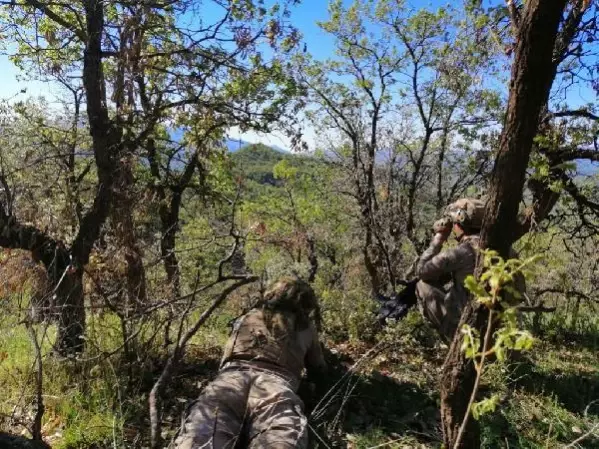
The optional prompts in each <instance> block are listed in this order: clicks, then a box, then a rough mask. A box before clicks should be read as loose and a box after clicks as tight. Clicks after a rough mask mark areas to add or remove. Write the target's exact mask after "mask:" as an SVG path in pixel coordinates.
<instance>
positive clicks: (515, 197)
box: [441, 0, 588, 447]
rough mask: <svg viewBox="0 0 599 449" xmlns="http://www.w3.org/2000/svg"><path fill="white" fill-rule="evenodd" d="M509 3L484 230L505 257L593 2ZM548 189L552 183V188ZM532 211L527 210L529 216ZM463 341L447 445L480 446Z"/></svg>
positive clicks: (453, 358)
mask: <svg viewBox="0 0 599 449" xmlns="http://www.w3.org/2000/svg"><path fill="white" fill-rule="evenodd" d="M508 6H509V13H510V16H511V21H512V27H513V29H514V30H515V39H516V43H515V50H514V61H513V63H512V71H511V81H510V91H509V101H508V105H507V111H506V116H505V122H504V126H503V130H502V134H501V139H500V143H499V148H498V151H497V155H496V158H495V165H494V169H493V175H492V179H491V183H490V189H489V198H488V203H487V212H486V214H485V220H484V224H483V229H482V233H481V247H482V248H491V249H494V250H497V251H498V252H499V254H500V255H501V256H502V257H508V256H509V249H510V246H511V244H512V243H513V242H514V241H515V240H516V239H517V238H518V237H519V236H520V235H519V231H518V230H519V221H518V209H519V204H520V201H521V199H522V192H523V188H524V183H525V176H526V170H527V168H528V164H529V160H530V155H531V152H532V150H533V144H534V139H535V135H536V134H537V132H538V129H539V123H540V120H541V118H542V112H543V110H544V108H546V107H547V104H548V101H549V96H550V92H551V88H552V84H553V81H554V79H555V77H556V75H557V73H558V66H559V65H560V63H563V62H564V61H565V60H566V59H567V56H568V52H569V48H570V44H571V43H572V42H573V39H574V37H575V36H576V35H577V33H579V32H581V30H582V32H584V28H580V27H579V25H580V24H581V19H582V17H583V15H584V13H585V11H586V8H587V6H588V3H586V2H582V1H580V2H574V3H573V4H571V5H570V6H568V4H567V2H566V1H565V0H555V1H528V2H526V3H524V4H523V5H522V6H521V7H517V6H515V5H514V4H513V3H511V2H510V3H508ZM565 13H567V14H565ZM564 14H565V16H564ZM547 191H548V189H545V193H547ZM539 192H540V190H537V191H536V193H539ZM548 196H551V195H550V194H548ZM552 201H553V200H551V201H547V200H545V201H543V200H541V198H537V200H536V202H535V203H534V206H533V209H535V208H536V212H540V211H543V212H546V211H547V209H550V208H551V207H552V205H553V204H555V203H554V202H553V204H551V203H552ZM532 214H533V213H532V212H531V213H530V214H529V215H532ZM526 217H527V215H526V214H525V215H524V216H523V219H524V220H525V219H526ZM529 218H530V217H529ZM538 218H539V217H537V219H538ZM478 271H479V272H480V267H479V268H478ZM486 318H487V314H486V313H485V312H484V311H483V310H482V307H480V306H478V305H476V304H474V303H473V302H471V303H470V304H468V306H467V307H466V308H465V310H464V313H463V315H462V318H461V323H460V324H469V325H470V326H472V327H475V328H476V329H478V330H482V329H483V328H485V327H486V324H487V323H486ZM461 344H462V336H461V335H460V333H456V336H455V338H454V340H453V342H452V344H451V348H450V351H449V354H448V356H447V359H446V361H445V364H444V367H443V379H444V381H443V384H442V388H441V400H442V404H441V413H442V420H443V433H444V440H445V444H446V445H447V447H479V444H480V442H479V435H478V426H477V425H476V424H475V422H474V421H473V420H472V419H469V416H468V414H469V413H470V410H468V408H467V401H468V397H469V392H470V391H472V387H473V385H474V378H475V373H474V369H473V365H472V362H471V361H469V360H467V359H466V358H465V357H464V354H463V353H462V351H461ZM465 423H466V424H468V425H467V426H466V425H464V424H465Z"/></svg>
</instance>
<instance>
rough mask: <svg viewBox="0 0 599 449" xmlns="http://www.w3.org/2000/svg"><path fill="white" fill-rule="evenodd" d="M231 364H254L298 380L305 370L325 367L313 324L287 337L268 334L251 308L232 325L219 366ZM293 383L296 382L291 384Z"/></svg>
mask: <svg viewBox="0 0 599 449" xmlns="http://www.w3.org/2000/svg"><path fill="white" fill-rule="evenodd" d="M232 361H245V362H253V363H257V364H259V365H260V366H263V367H267V368H269V369H272V370H274V371H278V372H280V373H281V374H283V375H285V376H287V377H290V378H292V379H293V380H294V381H299V379H300V378H301V375H302V371H303V369H304V367H306V368H308V369H309V370H310V369H315V370H322V369H324V368H325V367H326V363H325V361H324V357H323V353H322V348H321V347H320V342H319V341H318V332H317V331H316V327H315V325H314V323H312V322H310V325H309V327H308V328H306V329H304V330H302V331H297V332H294V333H293V334H291V335H288V336H287V337H286V338H282V339H281V338H280V339H276V338H275V337H274V336H273V335H271V333H270V331H269V330H268V327H267V326H266V323H265V320H264V314H263V312H262V310H260V309H252V310H250V311H249V312H248V313H247V314H245V315H243V316H242V317H241V318H239V319H237V321H236V322H235V324H234V325H233V332H232V333H231V336H230V338H229V341H228V342H227V346H226V347H225V353H224V355H223V360H222V364H225V363H227V362H232ZM294 383H295V382H294Z"/></svg>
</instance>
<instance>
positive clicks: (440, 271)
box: [416, 198, 526, 342]
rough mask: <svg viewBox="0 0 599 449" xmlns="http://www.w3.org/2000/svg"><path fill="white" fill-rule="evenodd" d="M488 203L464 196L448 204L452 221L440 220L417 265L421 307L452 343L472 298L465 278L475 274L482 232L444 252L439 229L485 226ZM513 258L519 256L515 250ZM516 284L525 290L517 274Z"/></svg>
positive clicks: (469, 228)
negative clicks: (467, 304) (457, 225)
mask: <svg viewBox="0 0 599 449" xmlns="http://www.w3.org/2000/svg"><path fill="white" fill-rule="evenodd" d="M484 210H485V204H484V203H483V202H482V201H480V200H476V199H470V198H463V199H460V200H458V201H456V202H455V203H453V204H451V205H450V206H448V208H447V210H446V215H447V217H449V220H447V219H442V220H439V221H438V222H437V223H435V225H434V226H433V229H434V231H435V232H436V234H435V236H434V237H433V240H432V241H431V244H430V246H429V247H428V249H427V250H426V251H425V252H424V253H422V255H421V256H420V259H419V261H418V264H417V266H416V275H417V276H418V278H419V279H420V280H419V282H418V283H417V284H416V296H417V299H418V307H419V309H420V312H421V313H422V315H423V316H424V317H425V318H426V319H428V320H429V321H430V322H431V323H432V324H433V326H434V327H435V328H436V329H437V330H438V331H439V333H440V334H441V336H442V337H443V339H444V340H445V341H447V342H450V341H451V340H452V339H453V336H454V334H455V332H456V330H457V327H458V324H459V322H460V318H461V316H462V311H463V310H464V306H465V305H466V302H467V301H468V298H469V292H468V291H467V290H466V287H464V280H465V279H466V277H467V276H468V275H470V274H473V273H474V269H475V267H476V259H477V255H478V250H479V247H480V237H479V235H478V232H476V233H471V234H470V235H463V236H462V237H461V239H460V240H459V243H458V245H457V247H455V248H451V249H448V250H446V251H443V252H441V249H442V248H443V244H444V240H443V238H442V236H441V235H440V234H439V232H440V231H441V230H442V229H441V228H442V227H445V226H447V225H448V224H449V225H451V224H453V223H458V224H460V225H462V226H463V227H464V229H466V230H467V231H470V232H472V231H473V230H475V231H478V230H479V229H480V228H481V227H482V221H483V215H484ZM510 257H517V254H516V252H515V251H513V250H512V253H511V255H510ZM515 286H516V289H518V290H519V291H521V292H524V291H525V289H526V287H525V282H524V278H523V277H522V276H516V279H515Z"/></svg>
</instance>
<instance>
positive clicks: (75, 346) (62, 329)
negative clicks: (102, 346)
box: [54, 268, 85, 356]
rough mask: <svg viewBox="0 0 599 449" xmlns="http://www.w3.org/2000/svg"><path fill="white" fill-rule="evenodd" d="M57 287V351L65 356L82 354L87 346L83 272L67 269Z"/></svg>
mask: <svg viewBox="0 0 599 449" xmlns="http://www.w3.org/2000/svg"><path fill="white" fill-rule="evenodd" d="M66 270H67V271H66V273H64V271H63V273H64V276H61V279H60V280H59V281H60V283H59V284H57V287H56V297H57V302H58V303H57V306H58V307H59V311H60V313H59V315H58V316H59V318H58V329H57V331H58V335H57V336H56V342H55V344H54V347H55V350H56V351H57V352H58V353H59V354H60V355H63V356H66V355H70V354H73V353H79V352H82V351H83V349H84V346H85V344H84V343H85V342H84V339H83V336H84V335H85V308H84V304H85V302H84V296H83V270H77V269H70V268H67V269H66Z"/></svg>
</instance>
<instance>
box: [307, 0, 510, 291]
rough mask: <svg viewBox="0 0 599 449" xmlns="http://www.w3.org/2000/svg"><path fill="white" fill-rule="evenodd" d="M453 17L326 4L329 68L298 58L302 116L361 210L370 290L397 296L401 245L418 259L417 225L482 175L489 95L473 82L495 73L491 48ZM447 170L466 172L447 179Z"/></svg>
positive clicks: (492, 102) (491, 118)
mask: <svg viewBox="0 0 599 449" xmlns="http://www.w3.org/2000/svg"><path fill="white" fill-rule="evenodd" d="M456 16H457V14H455V12H454V11H452V10H451V8H440V9H439V10H438V11H430V10H427V9H422V10H418V11H410V10H409V9H408V7H406V5H405V4H404V3H403V2H401V1H376V2H374V1H356V2H354V3H353V4H352V5H351V6H349V7H345V6H343V4H342V2H339V1H337V2H333V3H332V4H331V6H330V18H329V20H328V21H327V22H324V23H322V24H321V27H322V28H323V29H324V30H325V31H326V32H327V33H329V34H331V35H332V36H333V37H334V38H335V42H336V58H334V59H330V60H327V61H324V62H319V61H312V60H310V58H309V57H306V56H303V57H302V58H300V65H301V67H302V70H301V76H302V81H303V82H304V84H305V86H306V88H307V89H308V92H310V94H311V96H310V100H311V102H312V104H313V105H314V106H313V107H310V109H309V111H308V117H309V118H311V119H312V123H313V124H314V126H315V127H316V128H317V129H318V130H319V134H320V135H327V136H330V140H329V143H327V142H326V141H325V143H324V144H323V146H324V148H323V149H324V150H325V151H328V152H330V153H332V154H333V159H334V160H336V161H337V162H338V164H339V165H340V166H341V167H343V168H344V169H345V172H346V176H347V179H348V185H349V187H348V188H345V189H344V191H343V192H344V193H345V194H346V195H348V196H350V197H351V198H352V199H353V200H354V201H355V202H356V203H357V205H358V211H359V216H360V220H361V227H362V234H363V245H362V254H363V259H364V263H365V265H366V268H367V271H368V274H369V277H370V284H371V286H372V289H373V290H374V291H378V290H381V289H385V288H386V287H391V288H395V287H396V285H397V281H398V279H401V278H402V277H403V276H402V273H401V267H402V266H405V265H406V264H405V262H404V261H403V259H405V258H406V255H405V246H403V245H404V242H405V241H406V240H407V241H408V242H409V243H410V244H411V245H412V247H413V248H414V250H415V252H419V251H420V250H421V249H422V247H423V245H424V242H425V239H426V233H424V232H421V231H420V229H422V226H420V225H421V223H423V222H431V221H432V219H433V218H434V215H433V214H435V213H438V212H439V211H440V210H441V209H442V208H443V207H444V206H445V203H446V202H448V201H450V200H451V199H452V198H454V197H455V196H457V195H459V194H460V193H462V192H463V190H464V189H465V188H466V187H467V186H469V185H471V184H473V183H476V182H477V181H478V180H480V178H481V175H483V174H484V172H485V162H486V159H487V158H486V157H485V152H481V151H478V152H476V151H474V147H475V144H474V142H475V141H477V140H478V139H480V138H481V137H482V136H483V135H484V133H485V131H488V130H489V129H490V126H491V125H493V124H494V123H496V121H497V114H496V111H497V107H498V105H499V99H498V96H497V94H496V93H495V92H493V91H492V90H491V89H489V88H487V86H485V85H484V83H482V81H481V80H482V76H483V73H486V74H487V76H492V75H493V73H494V68H493V63H492V59H491V56H492V54H493V50H492V47H491V46H490V40H489V39H488V38H485V37H484V33H483V32H478V33H476V35H475V37H474V38H472V33H471V32H470V29H471V28H472V26H473V24H472V23H471V21H470V20H469V18H466V19H463V20H462V19H459V18H456ZM479 28H482V26H479ZM458 142H460V144H458ZM474 154H477V156H476V157H471V156H473V155H474ZM481 156H482V157H481ZM458 160H465V161H468V160H470V161H471V162H472V164H469V163H465V164H463V165H460V164H459V163H456V161H458ZM450 166H452V167H454V168H457V167H459V168H460V169H462V170H463V173H456V174H452V175H447V170H448V168H449V167H450ZM432 178H434V181H433V180H432ZM446 192H448V193H446ZM430 197H433V198H435V199H434V202H435V203H436V206H435V207H434V208H433V209H432V210H431V208H430V207H428V206H425V204H427V203H428V199H429V198H430ZM402 262H403V263H402Z"/></svg>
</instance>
